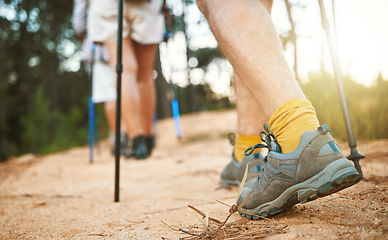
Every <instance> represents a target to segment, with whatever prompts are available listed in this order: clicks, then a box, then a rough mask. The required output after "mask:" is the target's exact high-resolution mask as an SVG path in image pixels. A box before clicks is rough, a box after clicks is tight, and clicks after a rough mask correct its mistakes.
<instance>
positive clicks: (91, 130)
mask: <svg viewBox="0 0 388 240" xmlns="http://www.w3.org/2000/svg"><path fill="white" fill-rule="evenodd" d="M91 50H92V59H91V61H90V72H89V81H90V97H89V162H90V163H93V152H94V149H93V148H94V146H93V145H94V123H95V122H94V120H95V116H94V102H93V67H94V66H93V65H94V56H95V52H96V45H95V44H94V43H92V45H91Z"/></svg>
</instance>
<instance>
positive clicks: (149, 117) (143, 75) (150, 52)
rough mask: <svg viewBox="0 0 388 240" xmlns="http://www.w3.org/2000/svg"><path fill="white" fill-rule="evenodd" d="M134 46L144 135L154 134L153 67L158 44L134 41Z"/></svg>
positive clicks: (154, 96) (154, 97) (154, 94)
mask: <svg viewBox="0 0 388 240" xmlns="http://www.w3.org/2000/svg"><path fill="white" fill-rule="evenodd" d="M134 46H135V55H136V59H137V63H138V69H139V70H138V75H137V76H138V77H137V86H138V89H139V99H140V116H141V122H142V127H143V130H144V135H145V136H152V135H153V117H154V114H155V99H156V93H155V85H154V81H153V69H154V62H155V55H156V50H157V46H158V45H157V44H152V45H142V44H139V43H136V42H134Z"/></svg>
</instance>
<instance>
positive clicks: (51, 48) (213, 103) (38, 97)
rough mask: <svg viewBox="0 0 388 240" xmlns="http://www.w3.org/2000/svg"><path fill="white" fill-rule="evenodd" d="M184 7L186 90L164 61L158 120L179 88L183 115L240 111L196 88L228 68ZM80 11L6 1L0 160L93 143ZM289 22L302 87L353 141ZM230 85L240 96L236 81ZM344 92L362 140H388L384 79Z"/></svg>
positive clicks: (176, 29)
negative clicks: (196, 75) (77, 20)
mask: <svg viewBox="0 0 388 240" xmlns="http://www.w3.org/2000/svg"><path fill="white" fill-rule="evenodd" d="M180 2H181V8H182V9H181V11H175V10H174V9H173V10H172V14H173V24H172V26H171V29H170V34H171V38H174V36H184V39H185V42H186V43H187V44H186V47H185V52H184V53H185V55H186V60H187V61H186V62H187V64H186V65H185V71H186V72H187V74H186V76H187V77H186V83H185V84H173V85H172V84H170V81H171V80H170V79H167V80H166V79H165V77H164V76H163V74H162V65H161V63H160V61H156V63H155V70H156V72H157V74H155V76H156V77H155V84H156V86H157V95H158V98H157V100H158V118H159V119H161V118H167V117H171V116H172V113H171V104H170V101H171V96H172V89H175V92H176V93H177V98H178V101H179V104H180V112H181V114H186V113H191V112H198V111H206V110H220V109H228V108H229V109H231V108H234V106H235V105H234V103H235V96H234V94H233V91H231V92H229V93H228V94H219V93H215V92H214V91H213V89H212V86H211V84H209V83H208V82H206V81H205V80H203V81H199V82H198V81H195V82H194V81H191V78H190V76H191V72H195V71H197V70H198V69H201V71H202V72H204V73H206V72H207V71H209V68H211V67H214V65H217V63H220V64H219V65H222V64H224V65H225V60H224V59H223V57H222V55H221V53H220V51H219V50H218V48H217V46H214V47H208V46H207V47H192V44H190V41H192V38H193V32H195V31H193V30H191V31H190V28H191V29H195V28H196V25H195V24H197V25H203V24H206V22H205V20H204V19H203V17H202V18H201V19H199V20H196V22H194V23H193V21H190V18H187V16H185V15H186V14H187V9H189V7H190V6H193V4H195V3H194V1H187V0H186V1H185V0H183V2H182V1H180ZM285 3H286V6H287V10H288V12H289V13H291V12H292V11H291V10H292V8H294V7H301V6H296V5H293V4H291V3H289V1H288V0H285ZM72 11H73V1H72V0H55V1H48V0H35V1H26V0H24V1H23V0H0V29H1V31H0V49H1V52H2V53H1V54H0V161H5V160H6V159H8V158H9V157H11V156H17V155H21V154H24V153H30V152H31V153H48V152H54V151H59V150H64V149H68V148H71V147H74V146H80V145H86V144H87V139H88V98H89V88H90V83H89V80H88V75H87V72H86V70H85V67H84V66H82V65H81V66H79V64H80V62H81V60H82V52H81V51H80V46H79V44H78V42H77V41H76V39H75V37H74V33H73V30H72V25H71V17H72ZM289 20H290V26H291V27H290V29H289V30H288V31H286V32H282V33H280V34H281V39H282V42H283V44H284V47H285V48H286V46H288V45H290V44H291V45H293V49H294V51H295V59H294V63H293V68H294V71H295V73H296V76H297V78H298V80H299V81H300V84H301V87H302V88H303V90H304V92H305V94H306V95H307V97H308V98H309V99H310V101H311V102H312V103H313V105H314V106H315V108H316V110H317V114H318V118H319V119H320V121H321V123H327V124H328V125H329V126H332V128H333V132H332V133H333V135H334V137H336V138H338V139H346V130H345V127H344V122H343V118H342V112H341V109H340V105H339V98H338V94H337V89H336V84H335V81H334V79H333V76H332V75H331V74H330V73H328V72H327V71H325V69H324V68H322V69H321V71H320V72H314V73H311V74H310V76H309V78H308V79H307V80H306V79H302V80H301V79H299V77H298V64H297V63H298V62H297V54H296V52H297V46H296V43H297V41H296V39H297V37H298V36H297V35H296V33H295V23H294V22H293V19H292V14H289ZM193 24H194V25H193ZM190 62H191V63H190ZM193 62H194V63H193ZM220 69H221V70H222V69H223V68H222V67H220ZM228 84H229V86H231V88H230V89H233V88H232V82H231V81H230V80H229V83H228ZM344 88H345V94H346V97H347V100H348V107H349V112H350V119H351V121H352V126H353V130H354V132H355V136H356V137H357V138H361V139H377V138H388V124H387V122H388V97H387V93H388V81H387V80H386V79H383V78H382V77H381V75H380V76H378V77H377V78H376V79H375V80H374V84H373V85H372V86H370V87H366V86H364V85H361V84H359V83H356V82H355V81H354V80H352V79H351V78H350V77H347V76H344ZM97 118H98V126H97V127H98V129H99V131H98V132H99V133H100V136H99V137H100V138H103V137H106V136H107V135H108V130H107V125H106V122H105V118H104V114H103V110H102V108H101V106H97Z"/></svg>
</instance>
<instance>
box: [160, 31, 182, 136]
mask: <svg viewBox="0 0 388 240" xmlns="http://www.w3.org/2000/svg"><path fill="white" fill-rule="evenodd" d="M169 37H170V33H169V32H168V31H165V32H164V41H165V42H166V49H168V38H169ZM166 54H167V60H169V58H168V50H166ZM170 69H172V66H171V68H170ZM170 71H171V72H172V70H170ZM170 75H171V74H170ZM170 88H171V91H172V100H171V108H172V116H173V118H174V123H175V132H176V137H177V138H178V139H181V137H182V132H181V120H180V114H179V104H178V100H177V94H176V89H175V85H174V84H173V83H172V79H171V76H170Z"/></svg>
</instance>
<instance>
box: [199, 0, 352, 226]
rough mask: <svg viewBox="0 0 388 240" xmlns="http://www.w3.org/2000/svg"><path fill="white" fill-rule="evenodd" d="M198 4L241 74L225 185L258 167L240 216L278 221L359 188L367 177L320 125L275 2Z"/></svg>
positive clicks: (215, 0) (206, 1)
mask: <svg viewBox="0 0 388 240" xmlns="http://www.w3.org/2000/svg"><path fill="white" fill-rule="evenodd" d="M197 4H198V7H199V8H200V10H201V11H202V13H203V14H204V15H205V17H206V18H207V20H208V22H209V25H210V28H211V30H212V32H213V34H214V35H215V37H216V39H217V41H218V44H219V47H220V49H221V51H222V52H223V54H224V55H225V56H226V57H227V58H228V60H229V61H230V63H231V64H232V66H233V70H234V82H235V86H236V94H237V114H238V136H237V139H236V143H235V148H234V154H233V157H232V162H231V163H230V164H229V165H228V166H227V168H226V169H225V170H224V171H223V173H222V175H221V181H222V182H224V183H226V184H238V183H240V182H241V178H242V176H243V172H244V170H245V166H246V165H247V164H248V163H249V162H252V163H251V164H250V169H249V173H248V175H250V176H249V177H250V178H251V179H253V180H252V181H251V182H249V184H247V185H246V187H244V189H243V191H242V194H241V196H240V199H239V200H238V203H241V202H242V201H243V200H244V199H245V198H247V197H249V199H248V201H247V202H246V204H245V205H244V206H243V207H242V209H243V210H245V213H244V212H240V213H241V214H242V215H243V216H245V217H248V218H251V219H252V218H256V219H257V218H259V217H258V215H259V216H262V217H266V216H268V215H274V214H276V213H278V212H281V211H283V210H285V209H287V208H289V207H291V206H292V205H294V204H296V203H303V202H306V201H310V200H314V199H316V198H318V197H323V196H326V195H329V194H331V193H334V192H337V191H339V190H341V189H344V188H347V187H349V186H351V185H353V184H355V183H357V182H358V181H359V180H360V175H359V173H358V172H357V170H356V169H355V167H354V166H353V164H352V163H351V162H350V161H349V160H348V159H346V158H345V156H344V155H343V154H342V152H341V151H340V150H339V148H338V145H337V144H336V142H335V141H334V139H333V138H332V137H331V135H330V133H329V131H330V129H329V127H328V126H327V125H322V126H319V122H318V119H317V117H316V113H315V109H314V108H313V106H312V105H311V103H310V102H309V101H308V100H307V99H306V97H305V96H304V94H303V92H302V91H301V89H300V87H299V85H298V84H297V82H296V80H295V77H294V74H293V72H292V70H291V68H290V67H289V66H288V64H287V62H286V59H285V57H284V53H283V49H282V45H281V42H280V39H279V36H278V34H277V32H276V30H275V27H274V26H273V23H272V20H271V16H270V12H271V7H272V0H262V1H256V0H245V1H233V0H211V1H209V0H197ZM267 122H269V125H270V126H271V132H269V129H268V127H267V125H264V129H262V128H261V126H263V124H265V123H267ZM260 131H261V132H260ZM259 132H260V135H258V133H259ZM262 148H267V149H268V154H267V156H266V157H265V158H264V161H263V162H261V161H262V157H261V154H258V153H257V152H258V151H259V152H260V151H261V149H262ZM252 154H256V155H255V156H254V157H250V158H251V159H248V157H246V155H252ZM260 162H261V163H260ZM259 171H260V172H259ZM241 172H242V173H241ZM248 213H250V214H248Z"/></svg>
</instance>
